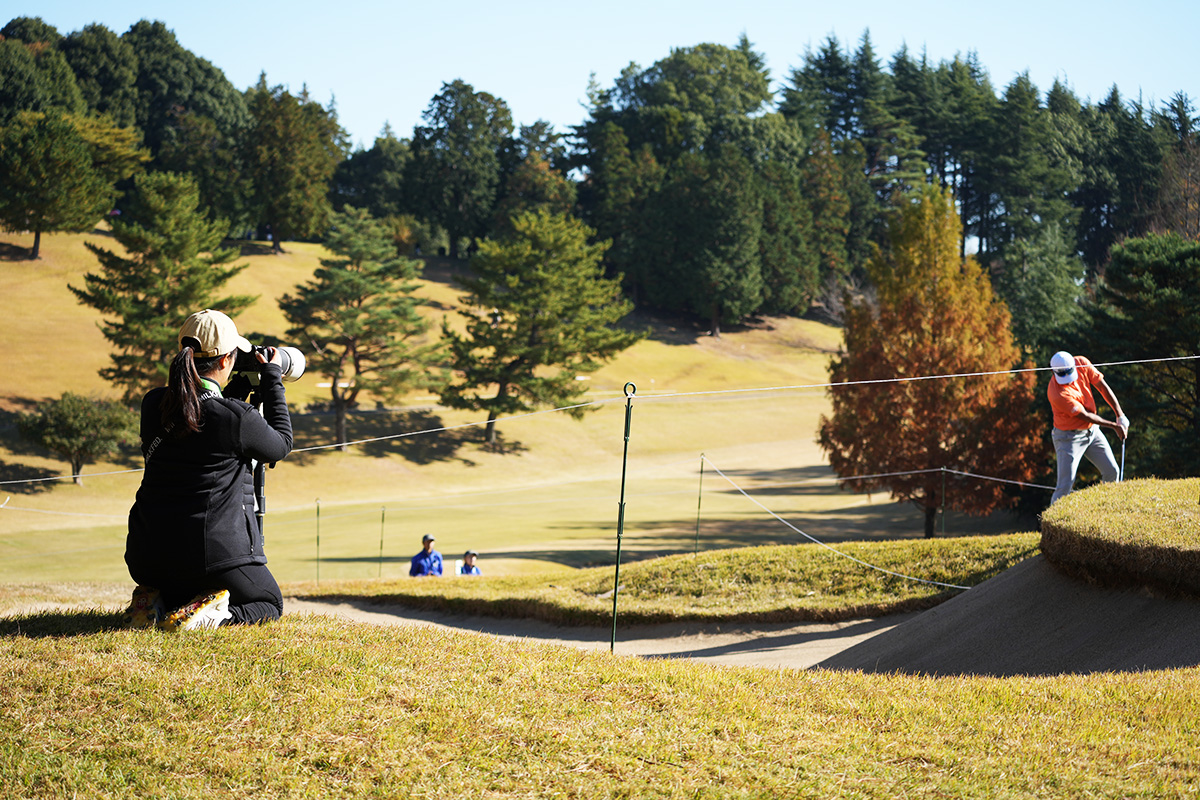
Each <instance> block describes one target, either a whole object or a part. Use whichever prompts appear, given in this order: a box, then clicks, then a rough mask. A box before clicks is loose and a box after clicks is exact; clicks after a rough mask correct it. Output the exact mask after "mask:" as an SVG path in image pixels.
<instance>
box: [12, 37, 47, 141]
mask: <svg viewBox="0 0 1200 800" xmlns="http://www.w3.org/2000/svg"><path fill="white" fill-rule="evenodd" d="M47 106H48V100H47V97H46V90H45V88H44V87H43V86H42V76H41V74H40V73H39V72H38V69H37V64H36V63H35V62H34V59H33V53H31V52H30V51H29V48H28V47H26V46H25V45H24V44H22V43H21V42H19V41H17V40H16V39H0V125H7V124H9V123H10V122H12V120H13V119H14V118H15V117H16V115H17V113H18V112H20V111H42V110H44V109H45V108H46V107H47Z"/></svg>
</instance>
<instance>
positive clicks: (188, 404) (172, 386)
mask: <svg viewBox="0 0 1200 800" xmlns="http://www.w3.org/2000/svg"><path fill="white" fill-rule="evenodd" d="M199 347H200V342H198V341H196V340H195V339H193V338H192V337H190V336H186V337H184V340H183V347H182V348H181V349H180V351H179V354H178V355H177V356H175V358H174V359H173V360H172V361H171V372H170V374H169V376H168V378H167V391H166V393H165V394H164V395H163V400H162V403H161V404H160V405H159V411H160V414H161V417H160V421H161V422H162V426H163V428H164V429H166V430H169V431H170V432H171V435H172V436H174V437H176V438H178V437H180V436H186V435H187V434H189V433H198V432H199V431H200V424H201V423H202V422H203V421H204V406H203V405H202V404H201V403H200V394H201V388H202V387H201V385H200V376H201V375H207V374H209V373H211V372H212V371H213V370H214V369H215V368H216V367H217V362H219V361H220V360H221V356H214V357H212V358H196V357H195V351H196V350H197V349H199Z"/></svg>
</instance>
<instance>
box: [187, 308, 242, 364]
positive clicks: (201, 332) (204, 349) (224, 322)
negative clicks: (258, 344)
mask: <svg viewBox="0 0 1200 800" xmlns="http://www.w3.org/2000/svg"><path fill="white" fill-rule="evenodd" d="M187 337H191V338H193V339H195V340H196V341H198V342H199V343H200V349H199V350H197V351H196V358H215V357H216V356H223V355H225V354H226V353H232V352H233V351H234V350H241V351H242V352H244V353H249V352H250V350H251V349H252V348H251V347H250V342H249V341H248V340H247V339H246V337H244V336H242V335H241V334H239V333H238V329H237V326H236V325H234V324H233V320H231V319H230V318H229V317H228V316H227V315H225V314H223V313H221V312H220V311H214V310H213V309H211V308H206V309H204V310H203V311H197V312H196V313H195V314H192V315H191V316H190V317H188V318H187V320H186V321H184V323H183V327H182V328H180V329H179V346H180V347H183V340H184V339H185V338H187Z"/></svg>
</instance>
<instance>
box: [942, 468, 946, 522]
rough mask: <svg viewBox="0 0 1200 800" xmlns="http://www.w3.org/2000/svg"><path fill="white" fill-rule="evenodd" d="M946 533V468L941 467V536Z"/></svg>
mask: <svg viewBox="0 0 1200 800" xmlns="http://www.w3.org/2000/svg"><path fill="white" fill-rule="evenodd" d="M945 535H946V468H945V467H942V536H943V537H944V536H945Z"/></svg>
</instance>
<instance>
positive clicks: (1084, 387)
mask: <svg viewBox="0 0 1200 800" xmlns="http://www.w3.org/2000/svg"><path fill="white" fill-rule="evenodd" d="M1050 369H1051V370H1052V371H1053V372H1054V378H1053V379H1052V380H1051V381H1050V385H1049V386H1048V387H1047V388H1046V396H1047V397H1048V398H1049V399H1050V408H1051V409H1052V410H1053V411H1054V432H1053V435H1052V436H1053V439H1054V452H1055V454H1056V455H1057V456H1058V484H1057V485H1056V486H1055V489H1054V496H1053V497H1051V498H1050V503H1051V504H1053V503H1055V502H1056V501H1057V500H1058V498H1060V497H1062V496H1063V495H1066V494H1070V492H1071V488H1072V487H1073V486H1074V485H1075V473H1076V472H1078V470H1079V460H1080V459H1081V458H1083V457H1085V456H1086V457H1087V460H1088V461H1091V462H1092V463H1093V464H1095V465H1096V468H1097V469H1098V470H1100V478H1101V479H1102V480H1104V482H1105V483H1107V482H1109V481H1115V480H1116V479H1117V476H1118V472H1117V461H1116V459H1115V458H1113V452H1112V448H1111V447H1109V446H1108V439H1106V438H1104V434H1103V433H1101V432H1100V429H1101V428H1112V429H1113V430H1115V431H1116V432H1117V436H1118V437H1119V438H1120V439H1122V440H1124V439H1125V437H1126V436H1127V435H1128V433H1129V418H1128V417H1126V416H1125V415H1124V414H1123V413H1122V412H1121V403H1120V401H1118V400H1117V396H1116V395H1115V394H1113V390H1112V389H1111V388H1109V385H1108V384H1107V383H1105V381H1104V375H1102V374H1101V373H1100V370H1098V369H1096V368H1095V367H1094V366H1093V365H1092V362H1091V361H1088V360H1087V359H1086V358H1084V357H1083V356H1072V355H1071V354H1070V353H1068V352H1067V351H1065V350H1060V351H1058V352H1057V353H1055V354H1054V355H1053V356H1052V357H1051V359H1050ZM1093 388H1095V389H1099V390H1100V395H1101V396H1102V397H1103V398H1104V402H1106V403H1108V406H1109V408H1111V409H1112V410H1113V413H1114V414H1116V415H1117V420H1116V422H1110V421H1109V420H1106V419H1104V418H1103V417H1101V416H1100V415H1099V414H1097V413H1096V398H1095V397H1093V396H1092V389H1093Z"/></svg>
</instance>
